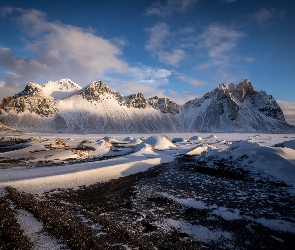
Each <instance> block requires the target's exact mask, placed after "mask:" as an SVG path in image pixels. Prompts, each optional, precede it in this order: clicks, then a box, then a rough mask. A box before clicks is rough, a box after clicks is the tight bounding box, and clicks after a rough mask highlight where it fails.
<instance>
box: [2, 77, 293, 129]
mask: <svg viewBox="0 0 295 250" xmlns="http://www.w3.org/2000/svg"><path fill="white" fill-rule="evenodd" d="M57 94H58V96H59V98H58V96H57ZM61 97H62V98H61ZM0 121H1V122H3V123H4V124H6V125H9V126H12V127H16V128H18V129H25V130H33V131H46V132H85V133H86V132H87V133H106V132H109V133H121V132H193V131H215V132H234V131H235V132H246V131H248V132H250V131H272V132H284V131H295V127H294V126H292V125H289V124H288V123H286V121H285V119H284V115H283V112H282V110H281V108H280V107H279V105H278V104H277V102H276V101H275V99H274V98H273V97H272V96H271V95H267V94H266V93H265V92H264V91H260V92H257V91H255V90H254V89H253V86H252V84H251V82H250V81H249V80H248V79H244V80H242V81H241V82H240V83H239V84H229V85H225V84H220V85H219V86H218V87H217V88H216V89H214V90H213V91H211V92H209V93H206V94H205V95H204V96H203V97H201V98H196V99H194V100H191V101H189V102H187V103H185V104H184V105H178V104H177V103H175V102H173V101H172V100H170V99H168V98H159V97H157V96H155V97H151V98H145V97H144V95H143V94H142V93H137V94H133V95H130V96H122V95H121V94H120V93H119V92H116V91H114V90H112V89H110V88H109V87H108V86H107V85H106V84H104V83H103V82H101V81H95V82H92V83H91V84H89V85H88V86H86V87H84V88H81V87H80V86H79V85H78V84H76V83H74V82H72V81H71V80H70V79H62V80H60V81H57V82H47V83H46V84H45V85H44V86H41V85H39V84H35V83H29V84H28V85H27V86H26V87H25V89H24V90H23V91H21V92H20V93H18V94H16V95H14V96H13V97H11V96H10V97H6V98H4V99H3V100H2V101H1V102H0Z"/></svg>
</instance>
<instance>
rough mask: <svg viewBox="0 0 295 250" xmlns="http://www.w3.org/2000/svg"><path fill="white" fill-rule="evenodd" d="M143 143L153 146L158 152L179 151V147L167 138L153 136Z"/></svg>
mask: <svg viewBox="0 0 295 250" xmlns="http://www.w3.org/2000/svg"><path fill="white" fill-rule="evenodd" d="M143 142H144V143H148V144H150V145H152V146H153V147H154V148H155V149H156V150H168V149H177V146H176V145H175V144H173V143H172V142H171V141H170V140H169V138H168V137H166V136H151V137H149V138H147V139H146V140H144V141H143Z"/></svg>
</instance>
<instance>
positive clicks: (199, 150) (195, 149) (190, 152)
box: [186, 146, 208, 155]
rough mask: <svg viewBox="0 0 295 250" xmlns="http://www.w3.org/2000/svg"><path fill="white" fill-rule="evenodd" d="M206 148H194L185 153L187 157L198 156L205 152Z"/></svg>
mask: <svg viewBox="0 0 295 250" xmlns="http://www.w3.org/2000/svg"><path fill="white" fill-rule="evenodd" d="M207 149H208V147H206V146H200V147H196V148H194V149H193V150H191V151H189V152H187V153H186V154H187V155H200V154H202V153H203V152H207Z"/></svg>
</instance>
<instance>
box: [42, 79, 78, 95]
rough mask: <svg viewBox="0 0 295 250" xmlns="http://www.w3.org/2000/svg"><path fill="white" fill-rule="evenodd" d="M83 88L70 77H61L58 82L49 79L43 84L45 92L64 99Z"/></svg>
mask: <svg viewBox="0 0 295 250" xmlns="http://www.w3.org/2000/svg"><path fill="white" fill-rule="evenodd" d="M80 89H82V87H80V86H79V85H78V84H77V83H74V82H73V81H71V80H70V79H69V78H65V79H61V80H59V81H56V82H52V81H48V82H47V83H46V84H44V86H43V91H44V93H45V94H47V95H50V96H52V97H53V98H54V99H63V98H66V97H68V96H70V95H71V94H73V93H75V92H77V91H78V90H80Z"/></svg>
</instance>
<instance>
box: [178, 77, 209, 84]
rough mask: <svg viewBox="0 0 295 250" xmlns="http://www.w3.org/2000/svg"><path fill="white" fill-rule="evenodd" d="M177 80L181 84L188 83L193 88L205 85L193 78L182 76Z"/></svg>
mask: <svg viewBox="0 0 295 250" xmlns="http://www.w3.org/2000/svg"><path fill="white" fill-rule="evenodd" d="M177 78H178V79H180V80H181V81H183V82H188V83H189V84H191V85H193V86H200V85H205V84H206V82H204V81H201V80H198V79H194V78H191V77H188V76H184V75H179V76H178V77H177Z"/></svg>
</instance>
